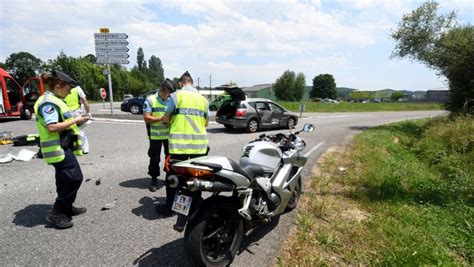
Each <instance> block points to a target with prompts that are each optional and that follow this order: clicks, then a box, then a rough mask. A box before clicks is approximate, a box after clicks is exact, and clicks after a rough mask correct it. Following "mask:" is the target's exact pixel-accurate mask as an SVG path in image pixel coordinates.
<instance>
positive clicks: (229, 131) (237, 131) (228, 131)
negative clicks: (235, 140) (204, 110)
mask: <svg viewBox="0 0 474 267" xmlns="http://www.w3.org/2000/svg"><path fill="white" fill-rule="evenodd" d="M206 131H207V132H209V133H223V134H245V132H244V131H242V129H226V128H225V127H224V126H222V127H219V128H207V129H206Z"/></svg>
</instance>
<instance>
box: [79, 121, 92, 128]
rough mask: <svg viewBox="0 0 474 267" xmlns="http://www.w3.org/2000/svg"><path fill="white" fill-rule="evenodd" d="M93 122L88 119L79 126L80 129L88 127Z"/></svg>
mask: <svg viewBox="0 0 474 267" xmlns="http://www.w3.org/2000/svg"><path fill="white" fill-rule="evenodd" d="M91 123H92V120H88V121H86V122H84V123H83V124H81V126H79V129H81V130H82V129H84V128H86V127H87V126H88V125H89V124H91Z"/></svg>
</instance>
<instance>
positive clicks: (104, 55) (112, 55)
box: [95, 52, 130, 59]
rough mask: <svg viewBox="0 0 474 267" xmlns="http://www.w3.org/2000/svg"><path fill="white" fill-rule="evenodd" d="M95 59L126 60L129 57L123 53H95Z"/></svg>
mask: <svg viewBox="0 0 474 267" xmlns="http://www.w3.org/2000/svg"><path fill="white" fill-rule="evenodd" d="M95 55H96V57H97V58H124V59H127V58H129V57H130V56H129V55H128V54H127V53H126V52H125V53H120V52H117V53H114V52H96V53H95Z"/></svg>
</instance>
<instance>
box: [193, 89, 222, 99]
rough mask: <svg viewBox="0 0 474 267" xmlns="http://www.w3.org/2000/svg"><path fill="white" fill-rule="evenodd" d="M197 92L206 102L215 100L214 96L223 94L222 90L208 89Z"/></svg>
mask: <svg viewBox="0 0 474 267" xmlns="http://www.w3.org/2000/svg"><path fill="white" fill-rule="evenodd" d="M198 91H199V93H200V94H201V95H202V96H204V97H205V98H206V99H207V100H212V99H214V98H216V96H218V95H223V94H224V93H225V91H224V90H214V89H212V90H209V88H205V89H199V90H198Z"/></svg>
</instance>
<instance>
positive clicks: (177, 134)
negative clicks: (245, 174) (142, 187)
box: [156, 71, 209, 216]
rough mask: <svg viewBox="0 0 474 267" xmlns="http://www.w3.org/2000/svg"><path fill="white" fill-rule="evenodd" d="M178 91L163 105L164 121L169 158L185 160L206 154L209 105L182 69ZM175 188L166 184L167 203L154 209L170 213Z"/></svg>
mask: <svg viewBox="0 0 474 267" xmlns="http://www.w3.org/2000/svg"><path fill="white" fill-rule="evenodd" d="M179 85H180V86H181V87H182V89H181V90H178V91H176V92H175V93H173V94H171V96H170V100H169V102H168V105H167V106H166V110H165V116H164V117H163V122H165V123H169V124H170V130H169V139H168V143H169V153H170V156H169V157H167V159H166V160H167V162H166V165H168V161H169V160H170V159H177V160H187V159H190V158H195V157H201V156H205V155H207V152H208V140H207V132H206V127H207V125H208V120H209V117H208V116H209V105H208V102H207V100H206V98H204V97H203V96H202V95H201V94H199V92H198V91H197V89H196V88H194V87H193V78H192V77H191V75H190V74H189V72H187V71H186V72H185V73H184V74H183V75H181V77H180V78H179ZM172 172H173V170H169V172H168V174H167V175H169V174H170V173H172ZM175 194H176V189H174V188H171V187H169V186H168V183H166V204H159V205H158V206H157V207H156V211H157V212H158V213H159V214H161V215H163V216H171V215H173V212H172V210H171V206H172V205H173V200H174V196H175Z"/></svg>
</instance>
